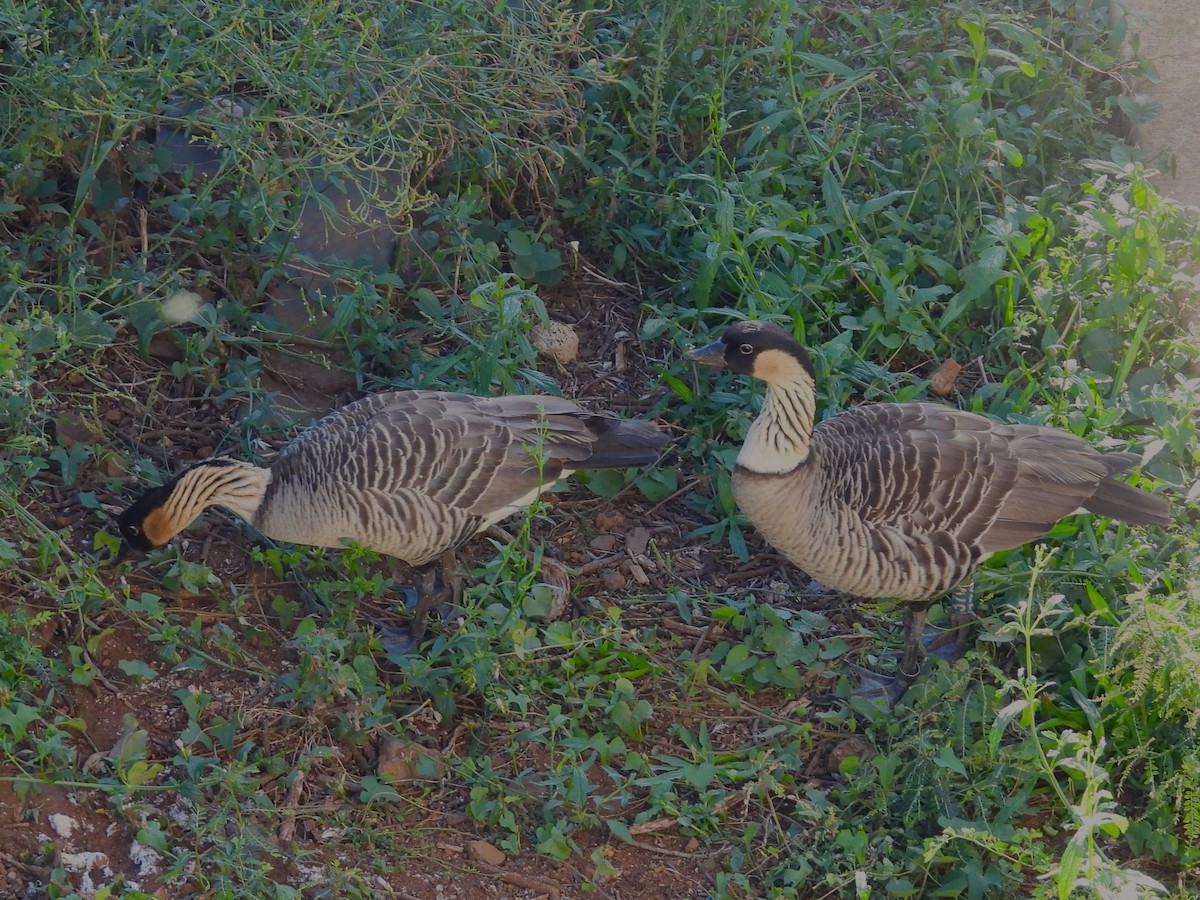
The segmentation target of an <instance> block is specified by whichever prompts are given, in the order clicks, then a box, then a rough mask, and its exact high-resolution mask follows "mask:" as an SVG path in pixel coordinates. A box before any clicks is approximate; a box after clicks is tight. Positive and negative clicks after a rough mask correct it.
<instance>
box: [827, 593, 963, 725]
mask: <svg viewBox="0 0 1200 900" xmlns="http://www.w3.org/2000/svg"><path fill="white" fill-rule="evenodd" d="M950 609H951V613H950V627H949V628H947V629H938V630H936V631H933V632H932V633H930V632H929V631H927V630H926V628H925V617H926V614H927V612H928V610H929V604H928V603H912V604H910V605H909V610H908V614H907V616H906V617H905V623H904V653H903V656H902V657H901V658H900V661H899V662H898V663H897V664H896V674H895V675H894V676H892V677H891V678H888V677H885V676H883V675H880V674H879V673H878V672H872V671H871V670H870V669H864V668H863V667H861V666H856V665H853V664H851V663H847V664H846V666H847V668H849V669H850V670H851V671H853V672H854V673H855V674H856V675H858V678H859V686H858V687H857V688H856V689H855V691H854V693H855V695H856V696H860V697H887V700H888V706H889V707H894V706H895V705H896V703H897V702H898V701H899V700H900V698H901V697H903V696H904V694H905V692H906V691H907V690H908V689H909V687H910V686H911V685H912V683H913V681H915V680H916V678H917V676H918V675H919V674H920V673H921V657H922V650H924V651H925V652H926V653H931V654H933V655H935V656H937V657H940V658H941V659H944V660H945V661H946V662H954V661H955V660H956V659H959V658H960V657H961V656H962V655H963V652H964V650H965V647H966V636H967V626H968V625H969V624H970V623H971V622H972V621H974V619H975V611H974V590H973V586H972V583H971V582H969V581H968V582H966V583H965V584H962V585H959V586H958V588H956V589H955V591H954V593H953V594H952V595H951V596H950Z"/></svg>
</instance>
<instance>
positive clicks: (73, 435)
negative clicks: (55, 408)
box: [54, 412, 104, 447]
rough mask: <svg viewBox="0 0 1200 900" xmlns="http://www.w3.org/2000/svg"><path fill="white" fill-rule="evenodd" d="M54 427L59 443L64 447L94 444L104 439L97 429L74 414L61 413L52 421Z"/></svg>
mask: <svg viewBox="0 0 1200 900" xmlns="http://www.w3.org/2000/svg"><path fill="white" fill-rule="evenodd" d="M54 425H55V431H56V433H57V435H58V439H59V441H60V442H61V443H62V444H63V445H64V446H66V447H74V446H75V445H76V444H94V443H96V442H97V441H99V440H101V439H102V438H103V437H104V434H103V432H101V431H100V429H99V428H98V427H96V426H95V425H94V424H92V423H91V422H88V421H86V420H85V419H84V418H83V416H81V415H79V414H78V413H75V412H64V413H61V414H60V415H59V416H58V417H57V418H56V419H55V420H54Z"/></svg>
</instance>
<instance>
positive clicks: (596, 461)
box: [578, 416, 668, 469]
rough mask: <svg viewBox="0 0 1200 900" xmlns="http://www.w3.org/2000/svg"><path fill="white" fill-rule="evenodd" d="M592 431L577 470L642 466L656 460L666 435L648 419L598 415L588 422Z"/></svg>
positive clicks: (664, 442) (665, 440) (665, 441)
mask: <svg viewBox="0 0 1200 900" xmlns="http://www.w3.org/2000/svg"><path fill="white" fill-rule="evenodd" d="M589 424H590V425H591V426H592V428H593V429H594V432H595V434H596V440H595V441H594V442H593V443H592V445H591V453H590V454H589V455H588V457H587V458H586V459H583V460H580V461H579V463H578V468H581V469H619V468H624V467H626V466H645V465H649V464H650V463H652V462H654V461H655V460H656V459H658V457H659V454H660V452H661V451H662V448H663V446H664V445H665V444H666V443H667V439H668V438H667V434H666V432H664V431H661V430H660V429H659V428H658V427H657V426H655V425H654V424H653V423H651V422H642V421H638V420H636V419H635V420H629V419H609V418H607V417H599V416H597V417H596V418H594V419H592V420H591V422H590V423H589Z"/></svg>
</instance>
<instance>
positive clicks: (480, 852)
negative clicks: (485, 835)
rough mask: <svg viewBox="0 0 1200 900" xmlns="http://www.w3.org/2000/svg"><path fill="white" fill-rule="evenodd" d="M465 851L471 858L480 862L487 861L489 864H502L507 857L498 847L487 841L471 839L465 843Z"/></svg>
mask: <svg viewBox="0 0 1200 900" xmlns="http://www.w3.org/2000/svg"><path fill="white" fill-rule="evenodd" d="M467 853H469V854H470V855H471V858H472V859H474V860H477V861H478V862H481V863H487V864H488V865H489V866H502V865H504V863H505V862H507V861H508V857H507V856H506V855H505V853H504V851H503V850H501V849H500V848H499V847H496V846H494V845H492V844H489V843H488V842H487V841H471V842H469V843H468V844H467Z"/></svg>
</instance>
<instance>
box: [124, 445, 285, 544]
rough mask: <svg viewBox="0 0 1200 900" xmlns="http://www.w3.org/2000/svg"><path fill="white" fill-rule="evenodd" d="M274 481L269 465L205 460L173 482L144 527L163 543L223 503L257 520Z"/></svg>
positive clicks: (155, 540) (153, 540)
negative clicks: (255, 517) (259, 510)
mask: <svg viewBox="0 0 1200 900" xmlns="http://www.w3.org/2000/svg"><path fill="white" fill-rule="evenodd" d="M270 482H271V471H270V470H269V469H263V468H260V467H258V466H255V465H251V464H250V463H244V462H239V461H238V460H234V459H225V458H218V459H206V460H203V461H202V462H199V463H196V465H195V466H193V467H192V468H190V469H188V470H187V471H186V472H184V473H183V474H182V475H180V476H179V477H178V478H176V479H175V481H174V482H172V484H171V489H170V493H169V494H167V496H166V499H165V500H164V501H163V502H162V504H161V505H160V506H158V507H157V508H155V509H153V510H151V511H150V512H149V513H148V514H147V515H146V518H145V520H144V521H143V523H142V531H143V533H144V534H145V535H146V538H147V539H148V540H149V541H150V542H151V543H152V544H154V545H155V546H160V545H162V544H165V543H166V542H167V541H169V540H170V539H171V538H172V537H174V536H175V535H177V534H178V533H179V532H181V531H183V530H184V529H185V528H187V527H188V525H190V524H191V523H192V522H193V521H194V520H195V519H196V518H197V517H198V516H199V515H200V514H201V513H202V512H204V510H206V509H208V508H209V507H210V506H222V507H224V508H225V509H228V510H229V511H230V512H234V513H237V514H238V515H239V516H241V517H242V518H243V519H245V520H246V521H247V522H253V521H254V516H255V514H256V513H257V512H258V508H259V506H261V505H262V501H263V496H264V495H265V494H266V491H267V485H268V484H270Z"/></svg>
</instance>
